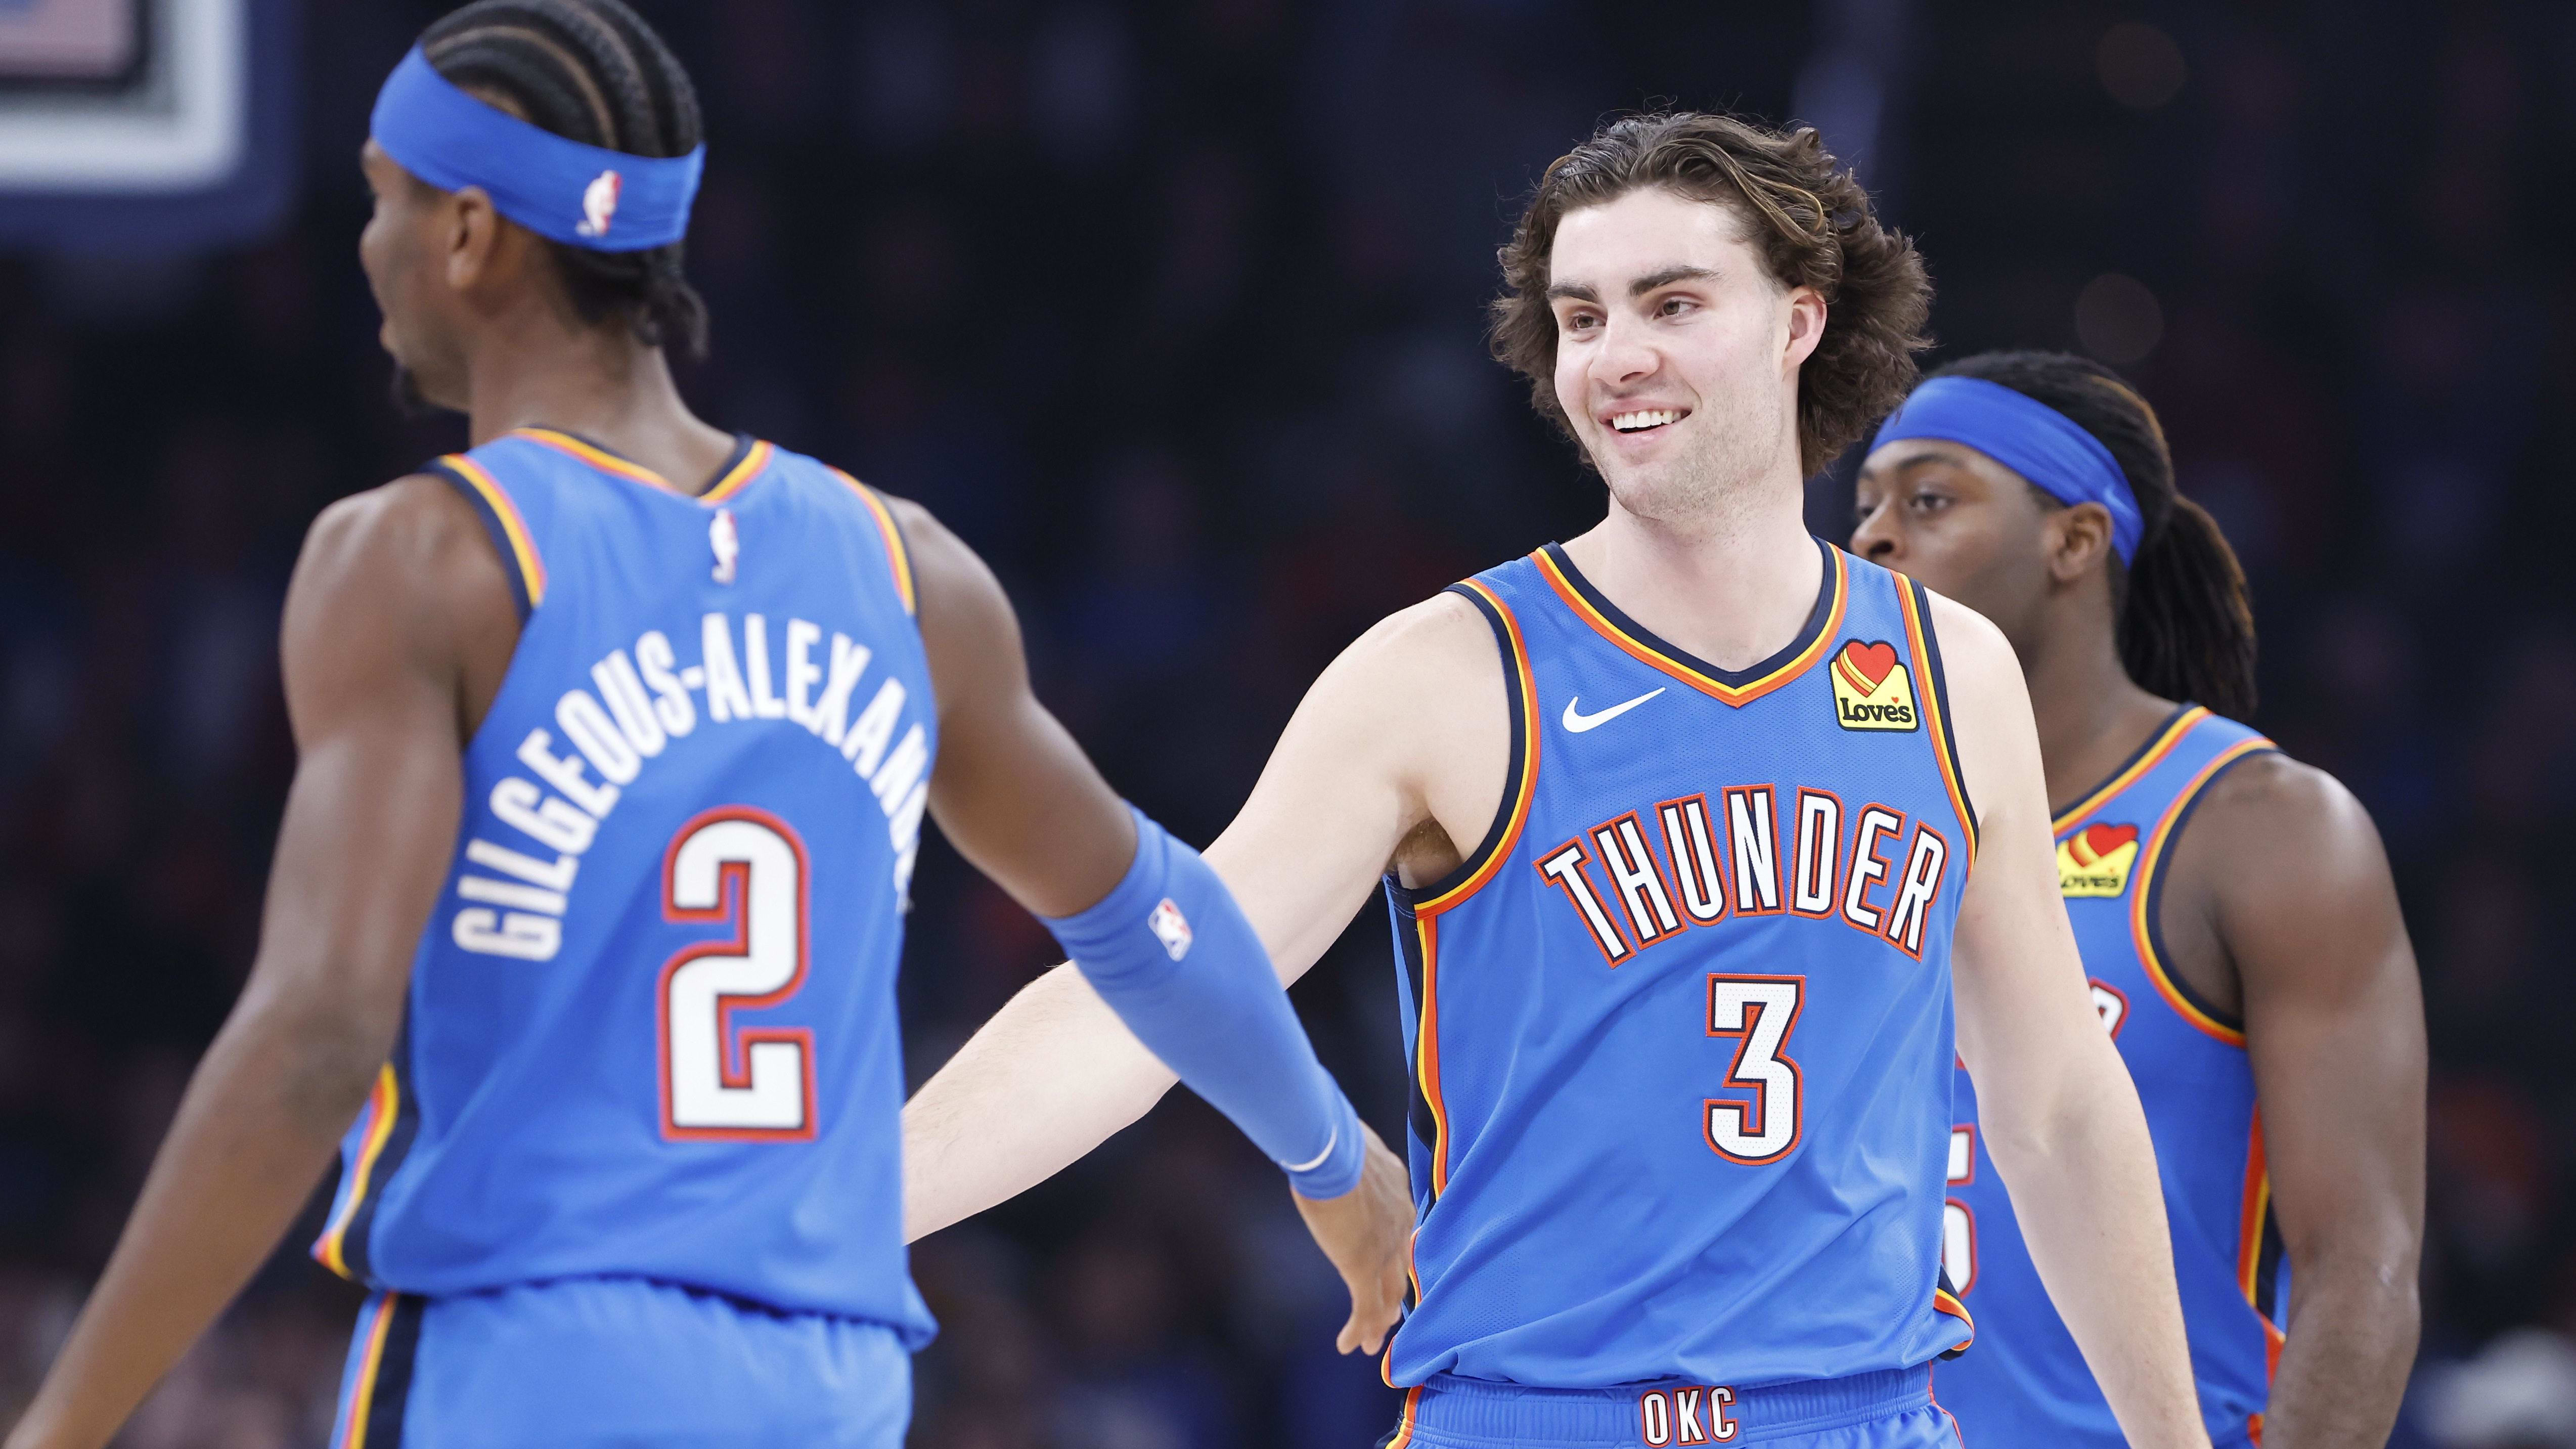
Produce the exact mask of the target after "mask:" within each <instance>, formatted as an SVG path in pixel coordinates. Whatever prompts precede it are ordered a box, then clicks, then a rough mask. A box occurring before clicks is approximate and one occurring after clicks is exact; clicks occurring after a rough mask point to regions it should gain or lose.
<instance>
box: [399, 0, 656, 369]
mask: <svg viewBox="0 0 2576 1449" xmlns="http://www.w3.org/2000/svg"><path fill="white" fill-rule="evenodd" d="M420 45H421V50H422V51H423V52H424V53H425V54H426V55H427V56H428V58H429V63H430V66H431V68H432V69H434V70H436V71H437V72H438V73H439V74H440V75H442V76H444V77H446V78H447V80H448V81H449V83H451V84H453V85H455V86H457V87H458V88H459V89H462V90H467V91H472V92H476V93H478V94H480V95H481V96H482V97H483V98H484V99H486V100H489V101H492V102H493V103H495V104H497V105H499V106H501V107H502V108H503V109H505V110H508V111H511V112H513V113H515V114H517V115H518V116H519V117H520V118H521V119H523V120H525V121H527V122H529V123H530V124H532V125H535V126H537V127H539V128H541V129H543V130H547V131H551V132H553V133H554V134H556V135H558V136H562V137H565V138H567V139H569V140H574V141H579V142H582V143H583V144H585V145H591V146H599V147H603V148H605V149H607V150H611V151H623V152H625V153H626V154H628V155H630V156H653V157H668V156H685V155H687V154H688V153H689V152H690V151H692V150H694V149H696V147H697V144H698V141H699V139H700V135H699V120H698V96H697V91H696V90H695V89H694V88H692V87H691V86H690V84H689V73H688V72H687V71H685V70H683V69H681V68H680V62H679V60H678V58H677V57H675V56H673V55H672V54H671V50H670V47H669V46H666V45H664V44H663V43H662V38H661V37H660V36H658V35H656V34H654V33H653V29H652V27H651V26H648V25H646V24H645V23H644V22H643V21H642V20H641V19H639V18H637V16H636V14H635V12H634V11H632V10H629V9H627V8H626V6H625V5H623V4H622V3H620V0H474V3H473V4H470V5H467V6H465V7H464V8H463V9H460V10H456V11H452V12H450V13H449V14H447V15H445V16H443V17H441V18H440V19H439V20H438V21H437V22H436V23H435V24H433V25H431V26H430V27H429V29H428V30H426V31H424V32H422V34H421V37H420ZM680 247H681V244H680V243H678V242H673V243H671V244H670V245H669V246H662V247H654V248H651V249H650V250H647V251H639V252H595V251H590V250H588V249H586V248H582V247H573V246H566V245H564V244H563V243H561V242H556V241H548V242H546V250H547V251H548V253H549V254H551V255H552V256H553V258H554V261H555V266H556V267H557V269H558V270H559V271H560V272H561V274H562V276H563V279H564V286H565V289H566V290H567V291H568V292H569V293H570V294H571V297H572V305H573V310H574V311H575V312H576V313H577V314H578V315H579V316H580V317H581V319H582V320H583V321H584V322H587V323H590V324H592V325H594V326H595V325H598V324H600V323H603V322H607V321H610V320H617V321H622V322H624V323H625V325H626V326H627V327H628V328H630V329H632V330H633V332H634V334H635V336H636V337H637V338H639V339H641V340H642V341H643V342H644V343H645V344H646V345H647V346H653V347H671V348H675V349H677V350H678V351H679V352H680V353H681V354H682V355H683V356H686V357H691V358H695V357H701V356H704V355H705V353H706V346H707V304H706V302H705V301H704V300H703V299H701V298H700V297H699V296H698V294H697V290H696V289H695V288H693V287H691V286H690V285H689V283H688V279H687V278H685V277H683V276H682V275H681V273H680Z"/></svg>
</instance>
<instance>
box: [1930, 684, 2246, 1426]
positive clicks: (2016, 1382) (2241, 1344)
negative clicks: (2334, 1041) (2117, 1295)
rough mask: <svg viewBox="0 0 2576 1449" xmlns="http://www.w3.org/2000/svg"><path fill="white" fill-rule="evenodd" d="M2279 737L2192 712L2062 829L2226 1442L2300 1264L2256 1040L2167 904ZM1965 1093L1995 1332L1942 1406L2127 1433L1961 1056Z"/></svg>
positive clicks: (1966, 1240)
mask: <svg viewBox="0 0 2576 1449" xmlns="http://www.w3.org/2000/svg"><path fill="white" fill-rule="evenodd" d="M2272 747H2273V746H2272V742H2271V741H2269V740H2267V739H2264V738H2263V737H2262V736H2261V735H2258V734H2256V733H2255V732H2254V731H2252V730H2250V729H2247V728H2246V727H2245V726H2243V725H2240V724H2237V723H2235V722H2234V721H2232V720H2227V719H2222V718H2220V717H2218V716H2216V715H2213V714H2211V713H2210V712H2209V711H2208V710H2205V709H2202V708H2200V707H2198V706H2188V707H2185V708H2183V709H2181V710H2178V711H2176V712H2175V713H2174V715H2173V716H2172V718H2170V719H2168V720H2167V721H2166V722H2165V724H2164V726H2163V727H2162V728H2160V729H2158V730H2157V731H2156V733H2155V735H2154V737H2153V738H2151V739H2149V740H2148V741H2147V743H2146V744H2145V745H2144V746H2142V747H2141V748H2140V749H2139V751H2138V753H2137V755H2136V756H2135V757H2134V758H2132V759H2131V760H2130V761H2129V763H2128V764H2126V765H2124V766H2123V767H2121V769H2119V770H2118V771H2117V772H2115V773H2114V774H2113V775H2112V777H2111V778H2110V779H2109V780H2107V781H2105V782H2103V784H2102V785H2101V786H2100V787H2099V788H2097V789H2095V790H2093V791H2092V792H2090V793H2089V794H2087V795H2086V796H2085V798H2084V799H2083V800H2081V801H2079V802H2078V803H2077V804H2075V805H2074V806H2073V807H2072V808H2070V809H2068V810H2067V811H2066V812H2065V813H2063V814H2061V815H2059V816H2058V817H2057V819H2056V822H2055V823H2056V827H2057V873H2058V886H2059V889H2060V890H2061V892H2062V893H2063V894H2064V895H2065V897H2066V915H2067V919H2068V920H2069V921H2070V922H2071V923H2072V924H2073V925H2074V927H2075V942H2076V946H2077V947H2078V949H2079V950H2080V951H2081V952H2082V953H2083V957H2084V969H2085V971H2086V972H2087V973H2088V974H2089V975H2090V976H2091V978H2092V987H2093V1000H2094V1004H2095V1005H2096V1006H2097V1007H2099V1008H2100V1009H2101V1012H2102V1022H2103V1025H2104V1026H2105V1027H2107V1028H2108V1029H2109V1030H2110V1032H2111V1038H2112V1040H2113V1041H2114V1042H2115V1043H2117V1044H2118V1046H2119V1048H2120V1055H2121V1056H2122V1057H2123V1058H2124V1059H2126V1061H2127V1062H2128V1064H2129V1074H2130V1075H2131V1076H2132V1077H2133V1078H2135V1079H2136V1081H2137V1084H2138V1100H2139V1101H2140V1102H2141V1103H2142V1104H2143V1105H2144V1106H2145V1108H2146V1113H2147V1127H2148V1130H2149V1132H2150V1134H2151V1135H2152V1136H2153V1137H2154V1138H2155V1147H2156V1168H2157V1172H2158V1174H2159V1175H2160V1176H2161V1177H2162V1178H2163V1181H2164V1193H2165V1217H2166V1219H2167V1221H2168V1222H2169V1223H2170V1224H2171V1225H2172V1229H2173V1256H2174V1277H2175V1281H2176V1283H2177V1284H2178V1286H2179V1287H2180V1289H2181V1292H2182V1310H2183V1319H2184V1324H2185V1327H2186V1328H2187V1329H2188V1330H2189V1333H2190V1337H2191V1359H2192V1369H2193V1372H2194V1374H2195V1375H2196V1376H2197V1377H2198V1379H2199V1381H2200V1406H2201V1412H2202V1414H2203V1416H2204V1417H2205V1418H2206V1419H2207V1420H2208V1424H2209V1433H2210V1438H2211V1439H2212V1441H2214V1442H2215V1443H2217V1444H2219V1445H2222V1446H2224V1445H2229V1444H2244V1443H2248V1442H2251V1441H2252V1440H2253V1438H2254V1437H2255V1436H2256V1435H2259V1433H2260V1432H2261V1416H2262V1410H2263V1404H2264V1401H2265V1400H2266V1399H2267V1398H2268V1397H2269V1396H2270V1389H2271V1369H2272V1364H2273V1362H2274V1360H2275V1359H2276V1358H2277V1357H2278V1355H2279V1352H2280V1345H2281V1329H2280V1318H2281V1315H2282V1313H2283V1312H2284V1311H2285V1310H2286V1309H2287V1307H2288V1305H2289V1301H2290V1300H2289V1268H2288V1264H2287V1262H2286V1261H2285V1260H2284V1259H2283V1258H2282V1255H2281V1239H2280V1233H2279V1230H2278V1228H2277V1227H2276V1226H2275V1225H2274V1223H2273V1220H2272V1202H2271V1182H2270V1179H2269V1178H2268V1177H2267V1176H2266V1175H2265V1173H2264V1168H2263V1125H2262V1120H2261V1117H2260V1114H2258V1113H2257V1112H2256V1111H2255V1107H2254V1076H2253V1071H2252V1068H2251V1067H2250V1065H2249V1064H2248V1063H2247V1061H2246V1056H2245V1033H2244V1032H2243V1030H2242V1029H2241V1028H2240V1027H2239V1025H2238V1024H2237V1023H2236V1022H2233V1021H2230V1020H2229V1019H2227V1018H2226V1017H2224V1016H2222V1015H2221V1014H2220V1013H2219V1012H2217V1011H2216V1010H2214V1009H2213V1008H2211V1007H2210V1006H2208V1005H2207V1004H2205V1003H2203V1002H2201V1001H2200V1000H2198V999H2197V998H2195V997H2194V996H2193V994H2192V992H2191V988H2190V987H2189V986H2187V985H2185V984H2184V983H2183V981H2182V979H2181V978H2180V977H2178V976H2176V975H2174V974H2173V973H2172V972H2171V970H2170V969H2169V967H2168V966H2167V964H2166V955H2165V948H2164V944H2163V937H2162V934H2161V932H2160V931H2159V929H2158V926H2157V916H2156V913H2157V911H2158V909H2159V907H2160V905H2161V900H2160V896H2161V892H2162V888H2163V885H2164V878H2163V875H2162V872H2163V869H2164V866H2165V864H2166V862H2167V861H2169V860H2170V859H2171V858H2172V854H2173V843H2174V840H2175V838H2176V837H2177V836H2179V835H2180V834H2181V833H2182V829H2183V827H2184V825H2185V824H2187V823H2188V822H2189V821H2190V819H2191V814H2192V810H2193V807H2194V806H2195V805H2196V804H2197V803H2198V802H2199V801H2200V799H2201V798H2202V796H2203V795H2204V793H2205V792H2206V791H2207V790H2208V788H2209V785H2210V782H2211V781H2213V780H2215V779H2217V778H2218V776H2219V774H2220V773H2221V772H2222V771H2224V770H2226V769H2227V768H2228V767H2229V766H2231V765H2233V764H2235V763H2236V762H2237V761H2239V760H2241V759H2244V758H2245V757H2246V756H2247V755H2250V754H2256V753H2260V752H2263V751H2267V750H2270V749H2271V748H2272ZM1956 1101H1957V1111H1958V1122H1957V1124H1956V1127H1955V1129H1954V1131H1953V1134H1952V1143H1951V1157H1950V1178H1951V1187H1950V1194H1951V1197H1950V1210H1949V1224H1948V1230H1947V1233H1946V1241H1945V1245H1944V1250H1943V1251H1944V1257H1945V1258H1946V1259H1947V1263H1948V1268H1949V1273H1950V1279H1951V1281H1952V1282H1954V1283H1956V1284H1958V1285H1959V1291H1960V1295H1961V1296H1962V1297H1963V1298H1965V1299H1966V1300H1967V1302H1968V1304H1969V1306H1970V1307H1972V1308H1974V1309H1975V1310H1976V1314H1977V1323H1978V1326H1979V1328H1980V1329H1981V1330H1982V1332H1981V1333H1980V1335H1979V1339H1978V1343H1977V1351H1976V1352H1975V1353H1974V1354H1971V1355H1969V1356H1968V1357H1967V1358H1964V1359H1962V1360H1960V1361H1959V1362H1957V1363H1954V1364H1945V1365H1943V1366H1942V1368H1941V1370H1940V1372H1939V1374H1938V1375H1937V1383H1936V1388H1937V1389H1938V1390H1939V1392H1940V1395H1941V1402H1942V1404H1943V1405H1944V1406H1945V1407H1947V1408H1948V1409H1949V1410H1950V1411H1951V1412H1952V1413H1953V1414H1956V1415H1957V1416H1958V1419H1959V1423H1960V1425H1961V1427H1962V1428H1964V1429H1965V1430H1966V1431H1967V1435H1968V1439H1969V1442H1971V1443H1978V1444H1996V1445H2003V1446H2007V1449H2009V1446H2020V1445H2033V1446H2036V1445H2051V1446H2054V1445H2099V1446H2103V1449H2111V1446H2116V1445H2121V1444H2125V1443H2127V1442H2128V1441H2127V1440H2125V1439H2123V1438H2122V1437H2121V1435H2120V1429H2119V1425H2118V1424H2117V1423H2116V1422H2115V1421H2114V1420H2113V1419H2112V1417H2111V1406H2110V1404H2109V1402H2108V1401H2107V1400H2105V1399H2104V1398H2103V1397H2102V1390H2101V1389H2100V1387H2098V1386H2097V1385H2096V1384H2095V1383H2094V1381H2093V1375H2092V1372H2091V1371H2090V1370H2088V1369H2087V1368H2086V1367H2085V1366H2084V1357H2083V1355H2082V1353H2081V1352H2079V1351H2078V1350H2077V1348H2076V1346H2075V1339H2074V1336H2073V1335H2072V1334H2070V1333H2069V1332H2067V1329H2066V1324H2065V1322H2064V1321H2063V1320H2061V1319H2060V1318H2059V1317H2058V1315H2057V1309H2056V1307H2055V1306H2054V1305H2053V1304H2052V1303H2050V1301H2049V1297H2048V1290H2047V1289H2046V1288H2044V1287H2042V1286H2041V1284H2040V1281H2039V1271H2038V1269H2037V1268H2036V1267H2035V1266H2033V1264H2032V1263H2031V1260H2030V1252H2029V1250H2028V1249H2027V1248H2026V1247H2025V1246H2024V1245H2023V1243H2022V1239H2021V1230H2020V1226H2019V1224H2018V1222H2017V1221H2016V1220H2015V1218H2014V1216H2013V1208H2012V1200H2011V1199H2010V1198H2009V1197H2007V1196H2006V1195H2005V1192H2004V1185H2003V1181H2002V1179H2001V1178H1999V1177H1998V1176H1997V1175H1996V1173H1995V1166H1994V1162H1993V1160H1992V1159H1991V1158H1989V1157H1987V1156H1986V1144H1985V1140H1984V1138H1983V1137H1982V1136H1981V1135H1980V1134H1979V1133H1978V1131H1977V1128H1976V1122H1977V1094H1976V1087H1975V1085H1974V1084H1973V1083H1972V1082H1970V1081H1969V1079H1968V1074H1967V1072H1966V1070H1965V1069H1964V1068H1962V1069H1961V1070H1960V1071H1959V1073H1958V1089H1957V1096H1956Z"/></svg>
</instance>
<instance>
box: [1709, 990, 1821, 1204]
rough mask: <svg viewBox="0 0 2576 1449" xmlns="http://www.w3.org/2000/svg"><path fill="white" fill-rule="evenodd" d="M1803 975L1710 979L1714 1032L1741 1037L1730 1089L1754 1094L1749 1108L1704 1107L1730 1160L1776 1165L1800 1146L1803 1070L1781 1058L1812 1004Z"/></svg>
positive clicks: (1720, 1150)
mask: <svg viewBox="0 0 2576 1449" xmlns="http://www.w3.org/2000/svg"><path fill="white" fill-rule="evenodd" d="M1806 995H1807V978H1806V977H1804V976H1720V975H1715V974H1712V975H1711V976H1710V977H1709V978H1708V1034H1709V1035H1710V1036H1716V1037H1728V1036H1731V1037H1733V1038H1735V1060H1734V1061H1733V1062H1731V1063H1729V1064H1728V1066H1727V1069H1726V1085H1727V1086H1728V1087H1729V1088H1731V1089H1733V1090H1735V1091H1739V1092H1750V1093H1752V1094H1753V1100H1751V1101H1750V1102H1744V1101H1737V1100H1720V1099H1715V1098H1712V1099H1710V1100H1709V1101H1707V1102H1705V1103H1703V1104H1702V1107H1701V1110H1702V1111H1703V1112H1704V1113H1706V1114H1707V1115H1706V1118H1705V1124H1706V1128H1707V1135H1708V1145H1709V1147H1710V1149H1711V1150H1713V1151H1714V1152H1716V1153H1717V1155H1718V1156H1720V1157H1723V1158H1725V1159H1726V1160H1727V1161H1729V1162H1740V1163H1743V1164H1744V1165H1746V1166H1748V1167H1759V1166H1761V1165H1762V1164H1763V1163H1766V1162H1777V1161H1779V1160H1780V1159H1781V1158H1783V1157H1786V1156H1788V1155H1789V1153H1790V1151H1791V1150H1792V1149H1793V1148H1795V1147H1796V1146H1797V1145H1798V1137H1799V1134H1800V1130H1801V1129H1800V1119H1801V1117H1802V1116H1803V1114H1804V1113H1805V1111H1806V1103H1805V1102H1804V1101H1803V1100H1801V1099H1800V1096H1799V1092H1798V1085H1799V1076H1798V1064H1797V1063H1796V1062H1794V1061H1791V1060H1790V1059H1789V1058H1788V1057H1787V1056H1785V1055H1783V1054H1782V1053H1783V1049H1784V1048H1786V1047H1787V1046H1788V1044H1789V1033H1791V1032H1793V1031H1795V1030H1797V1029H1798V1012H1799V1011H1800V1009H1801V1008H1803V1007H1804V1006H1805V1004H1806Z"/></svg>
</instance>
